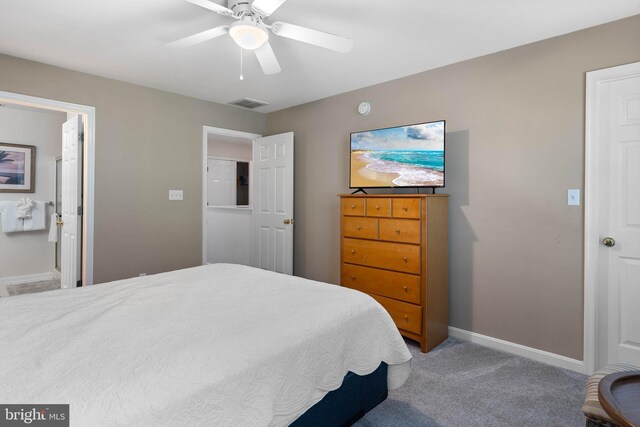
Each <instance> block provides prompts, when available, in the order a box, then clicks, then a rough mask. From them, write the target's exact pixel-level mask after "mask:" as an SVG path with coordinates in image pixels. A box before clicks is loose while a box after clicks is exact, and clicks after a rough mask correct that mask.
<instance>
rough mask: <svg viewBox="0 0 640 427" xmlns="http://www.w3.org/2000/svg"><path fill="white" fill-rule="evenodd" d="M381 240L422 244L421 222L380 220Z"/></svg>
mask: <svg viewBox="0 0 640 427" xmlns="http://www.w3.org/2000/svg"><path fill="white" fill-rule="evenodd" d="M379 235H380V240H391V241H392V242H405V243H415V244H420V221H416V220H415V219H387V218H380V233H379Z"/></svg>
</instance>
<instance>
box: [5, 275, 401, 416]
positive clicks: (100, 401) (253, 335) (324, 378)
mask: <svg viewBox="0 0 640 427" xmlns="http://www.w3.org/2000/svg"><path fill="white" fill-rule="evenodd" d="M0 325H2V328H0V396H2V399H3V402H2V403H17V404H34V403H46V404H56V403H57V404H69V405H70V420H71V425H74V426H87V425H91V426H113V425H136V426H146V425H149V426H151V425H153V426H158V425H171V426H179V425H185V426H186V425H189V426H192V425H216V426H239V425H242V426H266V425H277V426H279V425H288V424H289V423H291V422H292V421H294V420H295V419H296V418H298V417H299V416H300V415H301V414H303V413H304V412H305V411H306V410H307V409H308V408H310V407H311V406H313V405H314V404H315V403H317V402H318V401H320V400H321V399H322V398H323V397H324V396H325V395H326V394H327V393H328V392H329V391H331V390H335V389H337V388H339V387H340V385H341V382H342V379H343V378H344V376H345V375H346V374H347V372H353V373H355V374H358V375H367V374H370V373H371V372H373V371H375V370H376V368H378V366H379V365H380V363H381V362H385V363H386V364H387V365H389V368H388V377H387V382H388V386H389V388H390V389H394V388H397V387H399V386H400V385H402V383H404V381H405V380H406V378H407V377H408V374H409V368H410V359H411V355H410V353H409V351H408V349H407V347H406V345H405V343H404V341H403V340H402V338H401V336H400V334H399V333H398V330H397V328H396V327H395V325H394V323H393V321H392V320H391V318H390V317H389V315H388V314H387V312H386V311H385V310H384V308H382V306H380V305H379V304H378V303H377V302H375V301H374V300H373V299H372V298H371V297H369V296H367V295H365V294H363V293H360V292H358V291H355V290H351V289H347V288H342V287H339V286H333V285H328V284H326V283H321V282H315V281H311V280H306V279H301V278H298V277H293V276H286V275H282V274H278V273H273V272H269V271H265V270H259V269H255V268H251V267H246V266H239V265H232V264H214V265H207V266H201V267H195V268H190V269H184V270H177V271H173V272H168V273H162V274H156V275H153V276H145V277H141V278H135V279H128V280H121V281H117V282H111V283H108V284H102V285H96V286H92V287H86V288H78V289H72V290H59V291H52V292H46V293H41V294H32V295H24V296H17V297H11V298H3V299H0Z"/></svg>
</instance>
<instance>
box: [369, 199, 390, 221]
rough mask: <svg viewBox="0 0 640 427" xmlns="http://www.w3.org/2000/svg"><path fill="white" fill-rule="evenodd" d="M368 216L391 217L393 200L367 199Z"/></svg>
mask: <svg viewBox="0 0 640 427" xmlns="http://www.w3.org/2000/svg"><path fill="white" fill-rule="evenodd" d="M367 216H376V217H390V216H391V199H389V198H387V197H371V198H369V197H367Z"/></svg>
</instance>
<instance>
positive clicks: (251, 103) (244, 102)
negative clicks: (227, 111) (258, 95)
mask: <svg viewBox="0 0 640 427" xmlns="http://www.w3.org/2000/svg"><path fill="white" fill-rule="evenodd" d="M228 104H229V105H235V106H236V107H242V108H248V109H250V110H251V109H253V108H258V107H263V106H265V105H269V103H267V102H264V101H258V100H257V99H251V98H242V99H238V100H237V101H231V102H229V103H228Z"/></svg>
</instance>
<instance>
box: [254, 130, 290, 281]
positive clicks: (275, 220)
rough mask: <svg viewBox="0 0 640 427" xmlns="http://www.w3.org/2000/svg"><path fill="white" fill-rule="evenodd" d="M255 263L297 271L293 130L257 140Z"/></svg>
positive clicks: (255, 147) (275, 269)
mask: <svg viewBox="0 0 640 427" xmlns="http://www.w3.org/2000/svg"><path fill="white" fill-rule="evenodd" d="M253 188H254V191H253V233H254V238H253V247H254V265H255V266H256V267H259V268H263V269H265V270H271V271H277V272H279V273H285V274H293V132H288V133H283V134H280V135H272V136H267V137H264V138H257V139H255V140H254V141H253Z"/></svg>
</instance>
